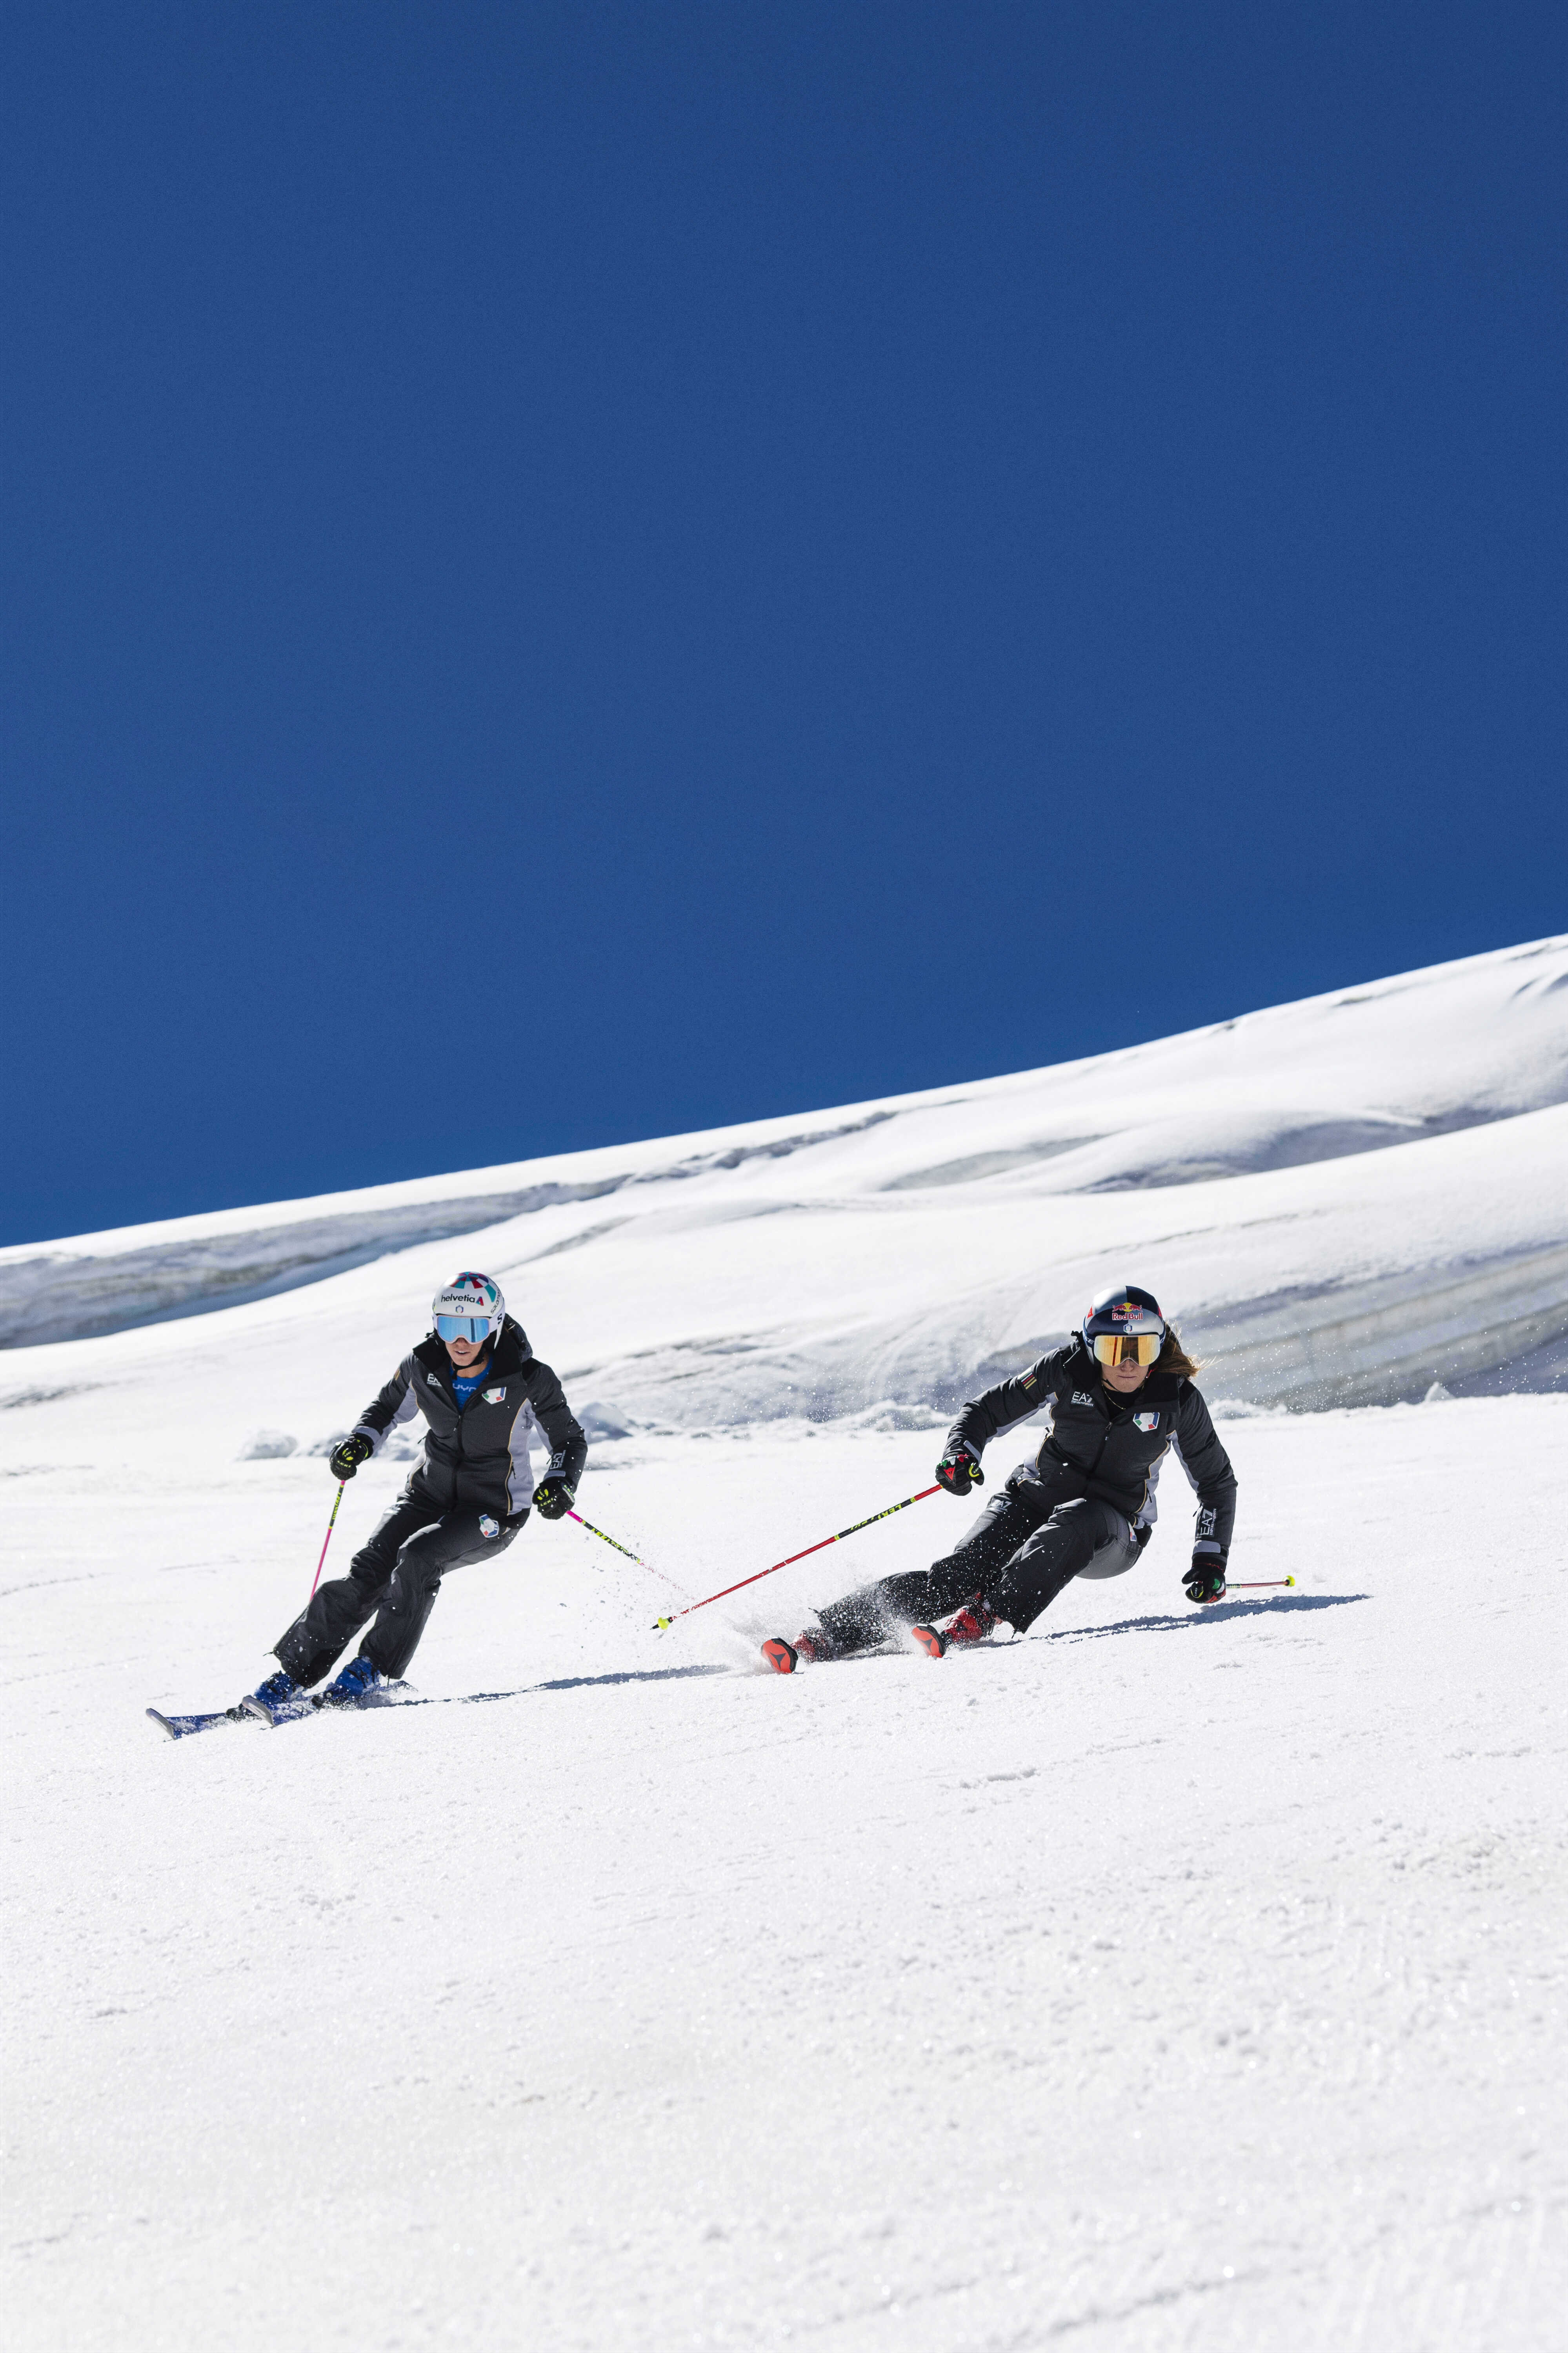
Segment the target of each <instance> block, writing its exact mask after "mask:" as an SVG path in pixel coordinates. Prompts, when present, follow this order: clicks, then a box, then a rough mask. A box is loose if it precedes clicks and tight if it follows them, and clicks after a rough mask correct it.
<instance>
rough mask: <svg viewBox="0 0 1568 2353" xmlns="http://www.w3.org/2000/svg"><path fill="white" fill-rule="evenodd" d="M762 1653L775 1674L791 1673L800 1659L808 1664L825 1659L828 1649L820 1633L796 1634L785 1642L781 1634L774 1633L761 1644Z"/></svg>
mask: <svg viewBox="0 0 1568 2353" xmlns="http://www.w3.org/2000/svg"><path fill="white" fill-rule="evenodd" d="M762 1655H763V1657H764V1658H765V1659H766V1660H767V1662H768V1665H769V1666H770V1667H771V1668H772V1669H773V1672H774V1673H775V1674H779V1675H792V1674H793V1673H794V1672H795V1670H796V1668H797V1667H798V1666H799V1665H800V1662H801V1660H802V1659H804V1660H805V1661H806V1662H807V1663H808V1664H810V1662H811V1661H813V1660H815V1659H825V1658H826V1657H827V1655H828V1650H827V1644H826V1643H825V1642H824V1641H822V1639H821V1635H812V1634H797V1635H796V1637H795V1639H794V1641H792V1642H787V1641H785V1640H784V1637H783V1635H782V1634H775V1635H774V1636H773V1639H772V1640H771V1641H768V1642H764V1644H763V1645H762Z"/></svg>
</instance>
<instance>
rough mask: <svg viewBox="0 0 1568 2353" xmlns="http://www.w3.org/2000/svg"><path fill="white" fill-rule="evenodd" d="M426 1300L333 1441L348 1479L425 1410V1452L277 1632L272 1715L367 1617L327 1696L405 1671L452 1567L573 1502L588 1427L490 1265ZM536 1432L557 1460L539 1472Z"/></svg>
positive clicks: (267, 1705)
mask: <svg viewBox="0 0 1568 2353" xmlns="http://www.w3.org/2000/svg"><path fill="white" fill-rule="evenodd" d="M430 1314H431V1321H432V1327H433V1328H432V1329H431V1331H430V1333H429V1335H428V1336H427V1337H426V1338H425V1339H423V1340H421V1341H420V1343H419V1345H418V1347H417V1348H415V1349H413V1350H412V1351H411V1352H410V1353H409V1355H408V1356H405V1357H404V1359H403V1361H402V1363H401V1364H400V1365H399V1366H398V1367H397V1371H396V1372H395V1373H394V1374H393V1376H392V1377H391V1379H390V1380H389V1381H388V1382H387V1386H386V1388H384V1389H383V1390H382V1391H381V1392H380V1394H379V1396H377V1397H376V1398H374V1399H373V1400H372V1402H371V1403H370V1404H369V1405H367V1406H366V1409H365V1411H364V1412H363V1413H362V1414H361V1415H360V1417H359V1419H358V1421H357V1422H356V1423H355V1427H354V1429H353V1430H351V1431H350V1432H349V1434H348V1436H347V1437H346V1438H345V1439H344V1440H343V1442H342V1444H341V1445H340V1446H338V1447H336V1448H334V1451H333V1454H332V1457H331V1468H332V1472H333V1476H334V1478H336V1479H352V1478H353V1477H354V1475H355V1472H356V1471H357V1470H358V1468H359V1466H360V1464H361V1463H362V1462H364V1461H368V1459H369V1458H370V1456H371V1455H373V1454H376V1453H377V1452H379V1451H380V1448H381V1446H382V1443H383V1441H384V1440H385V1439H386V1437H387V1431H388V1430H391V1429H392V1428H393V1426H394V1425H395V1424H396V1423H397V1422H403V1421H411V1420H412V1419H413V1418H414V1416H415V1414H416V1413H422V1414H423V1415H424V1418H425V1420H426V1423H427V1425H428V1427H427V1430H426V1432H425V1451H424V1457H423V1459H422V1461H420V1462H419V1464H418V1468H417V1469H416V1470H415V1471H414V1472H413V1474H412V1476H411V1477H410V1478H409V1480H408V1484H407V1485H406V1486H405V1488H404V1490H403V1493H401V1495H399V1497H398V1498H397V1502H396V1503H395V1504H393V1506H392V1509H391V1510H390V1511H389V1512H388V1513H387V1515H386V1517H385V1518H384V1519H383V1520H382V1522H381V1525H380V1526H379V1527H378V1528H377V1529H376V1532H375V1534H374V1535H372V1536H371V1537H370V1539H369V1542H368V1543H367V1544H366V1545H365V1546H363V1547H362V1548H361V1549H360V1551H358V1552H357V1553H355V1556H354V1558H353V1560H352V1561H351V1562H350V1564H349V1570H348V1575H347V1576H346V1577H337V1578H335V1579H334V1580H333V1581H332V1582H331V1583H329V1584H326V1585H323V1587H322V1588H320V1590H319V1591H318V1592H317V1593H315V1594H314V1595H313V1597H312V1599H311V1602H310V1605H309V1607H308V1608H307V1609H304V1610H302V1612H301V1614H300V1616H299V1617H298V1618H296V1619H295V1620H294V1622H293V1624H292V1625H291V1627H290V1628H289V1630H288V1631H287V1633H286V1634H284V1635H283V1637H282V1639H281V1641H280V1642H279V1643H278V1645H277V1647H276V1649H275V1651H274V1652H273V1656H274V1657H275V1658H276V1659H277V1661H278V1663H279V1672H277V1673H276V1674H275V1675H270V1676H269V1677H268V1679H267V1681H266V1682H265V1683H263V1684H262V1685H261V1687H260V1691H258V1692H255V1693H253V1694H252V1695H251V1697H250V1699H249V1700H248V1701H247V1702H246V1705H247V1706H248V1707H249V1708H250V1709H251V1710H252V1712H253V1713H254V1714H256V1715H264V1716H267V1717H268V1718H269V1720H273V1717H274V1712H275V1711H276V1710H278V1709H279V1708H282V1707H286V1706H287V1705H288V1704H289V1703H290V1702H291V1701H295V1700H298V1699H299V1698H300V1697H301V1696H302V1694H303V1693H304V1691H305V1690H306V1689H307V1688H308V1687H309V1686H310V1685H311V1684H312V1683H318V1682H320V1680H321V1678H322V1677H323V1675H324V1674H325V1673H326V1672H327V1671H328V1670H329V1668H330V1667H331V1665H332V1663H333V1661H334V1659H335V1658H336V1657H337V1655H338V1653H339V1651H342V1649H343V1648H344V1644H345V1643H346V1642H347V1641H349V1640H350V1639H351V1637H352V1636H354V1635H355V1634H357V1633H358V1631H359V1630H360V1628H361V1627H362V1626H364V1625H365V1624H366V1620H372V1621H373V1622H372V1623H371V1625H370V1629H369V1631H368V1632H367V1633H366V1636H365V1639H364V1640H363V1641H362V1642H361V1643H360V1645H359V1651H358V1654H357V1655H356V1656H355V1658H352V1659H350V1660H349V1662H348V1663H347V1665H346V1666H345V1667H344V1670H343V1672H342V1673H341V1674H340V1675H339V1676H338V1677H337V1679H336V1681H335V1682H334V1683H332V1684H330V1685H329V1686H328V1688H327V1690H326V1691H324V1692H323V1694H321V1702H322V1704H330V1705H346V1704H352V1703H354V1702H355V1701H359V1700H363V1699H364V1698H365V1697H366V1694H368V1693H370V1692H373V1691H374V1690H375V1689H376V1686H377V1685H378V1684H379V1683H383V1682H393V1681H395V1680H396V1679H397V1677H398V1676H400V1675H402V1674H403V1673H404V1672H406V1671H407V1669H408V1662H409V1660H410V1659H411V1658H412V1657H413V1655H414V1651H415V1649H416V1647H417V1646H418V1640H419V1637H420V1635H421V1634H422V1633H423V1632H424V1630H425V1620H427V1618H429V1614H430V1611H431V1609H433V1608H434V1606H435V1599H436V1596H437V1594H438V1593H439V1592H440V1589H441V1578H442V1577H444V1576H445V1575H446V1573H447V1571H448V1570H449V1569H452V1568H466V1567H468V1566H469V1565H470V1564H471V1562H474V1561H478V1560H488V1559H490V1558H491V1557H492V1556H493V1555H494V1554H496V1553H498V1552H503V1551H504V1550H505V1548H506V1546H508V1545H509V1544H510V1543H511V1542H512V1539H513V1537H514V1535H516V1534H517V1532H518V1530H519V1529H520V1528H521V1527H522V1525H523V1524H524V1521H525V1520H526V1518H527V1517H528V1513H529V1510H530V1508H531V1507H534V1508H536V1509H537V1510H538V1511H539V1512H541V1513H542V1514H543V1515H544V1517H545V1518H546V1519H547V1520H558V1519H560V1518H561V1517H562V1515H563V1514H565V1513H566V1512H567V1511H569V1510H570V1508H571V1505H572V1502H573V1499H574V1496H575V1494H576V1491H577V1482H578V1481H579V1479H580V1478H581V1477H582V1472H583V1464H584V1462H585V1461H587V1459H588V1440H586V1439H585V1437H584V1436H583V1433H582V1431H581V1430H580V1429H579V1428H578V1426H577V1421H576V1420H575V1419H573V1416H572V1413H571V1409H570V1408H569V1407H568V1406H567V1400H566V1398H565V1397H564V1396H563V1395H562V1392H561V1384H560V1382H559V1381H558V1380H557V1379H556V1376H555V1374H554V1373H553V1372H552V1371H551V1369H550V1367H549V1366H548V1365H542V1364H541V1363H540V1362H539V1360H538V1358H537V1357H536V1356H535V1355H534V1353H533V1351H532V1349H531V1348H530V1347H529V1345H528V1335H527V1334H526V1333H525V1332H524V1330H523V1327H522V1325H521V1324H518V1323H517V1322H516V1321H515V1320H514V1318H513V1317H512V1316H510V1315H508V1314H507V1313H506V1302H505V1301H504V1300H503V1297H502V1295H501V1293H500V1290H499V1289H498V1287H497V1286H496V1285H495V1284H494V1283H493V1282H491V1281H490V1279H489V1277H488V1276H487V1275H482V1274H472V1273H464V1274H460V1275H457V1276H454V1278H453V1280H452V1281H451V1282H450V1283H449V1284H448V1285H447V1287H446V1289H445V1290H444V1291H440V1292H438V1293H437V1294H436V1297H435V1301H434V1303H433V1304H432V1306H431V1310H430ZM538 1440H543V1442H544V1446H545V1448H546V1451H548V1454H549V1461H547V1462H546V1464H545V1466H544V1471H543V1475H542V1476H541V1477H540V1478H539V1480H538V1482H537V1484H535V1471H534V1461H533V1452H534V1446H535V1442H536V1441H538Z"/></svg>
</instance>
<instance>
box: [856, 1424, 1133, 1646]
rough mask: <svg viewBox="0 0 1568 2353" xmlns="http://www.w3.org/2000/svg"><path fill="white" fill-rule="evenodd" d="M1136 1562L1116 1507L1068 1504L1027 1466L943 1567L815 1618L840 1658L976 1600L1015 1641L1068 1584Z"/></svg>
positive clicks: (910, 1575) (914, 1572)
mask: <svg viewBox="0 0 1568 2353" xmlns="http://www.w3.org/2000/svg"><path fill="white" fill-rule="evenodd" d="M1137 1557H1138V1545H1137V1542H1136V1540H1135V1539H1134V1536H1133V1534H1132V1530H1131V1528H1130V1526H1129V1525H1128V1522H1127V1520H1126V1519H1125V1518H1124V1517H1123V1515H1122V1514H1121V1513H1120V1512H1118V1510H1116V1508H1115V1506H1114V1505H1113V1504H1101V1503H1096V1502H1093V1501H1091V1499H1090V1498H1089V1497H1088V1496H1086V1495H1065V1494H1064V1493H1062V1491H1061V1490H1060V1488H1057V1487H1053V1486H1051V1485H1048V1484H1047V1483H1046V1482H1045V1481H1044V1480H1043V1479H1041V1478H1040V1477H1039V1475H1038V1474H1037V1472H1035V1471H1034V1469H1033V1465H1031V1464H1027V1463H1026V1464H1024V1465H1022V1467H1021V1468H1020V1469H1018V1470H1017V1471H1015V1472H1013V1474H1012V1478H1011V1479H1009V1480H1008V1481H1007V1482H1006V1484H1005V1485H1004V1486H1001V1487H999V1488H998V1490H997V1492H996V1493H995V1494H994V1495H993V1496H992V1497H991V1502H990V1503H989V1504H987V1505H986V1507H985V1509H984V1511H983V1512H982V1513H981V1514H980V1517H979V1519H978V1520H976V1521H975V1522H974V1523H973V1525H971V1526H970V1527H969V1529H968V1530H967V1531H966V1532H965V1534H964V1535H963V1537H962V1538H961V1539H960V1541H959V1544H958V1546H956V1547H955V1549H954V1550H953V1551H952V1552H950V1553H948V1555H947V1556H946V1558H945V1559H942V1560H938V1561H933V1562H932V1564H931V1566H930V1567H929V1568H915V1569H910V1570H909V1571H908V1572H907V1573H906V1575H905V1576H902V1577H884V1578H883V1579H882V1581H881V1583H880V1584H878V1585H864V1586H862V1588H861V1589H860V1591H859V1592H858V1593H849V1594H846V1595H845V1596H844V1599H842V1601H833V1602H830V1603H829V1605H828V1607H827V1609H820V1610H819V1611H818V1612H817V1615H818V1617H819V1618H820V1619H821V1621H822V1630H823V1631H824V1633H825V1634H826V1635H827V1637H828V1640H829V1642H830V1643H831V1644H832V1648H833V1649H834V1651H841V1652H842V1651H866V1650H870V1649H872V1648H873V1647H874V1645H875V1644H876V1643H878V1642H884V1641H887V1640H888V1638H889V1637H890V1636H892V1635H895V1634H898V1633H902V1632H903V1631H905V1630H906V1629H907V1628H908V1627H910V1626H926V1625H929V1624H930V1622H931V1620H933V1619H935V1618H945V1617H946V1616H947V1615H948V1612H949V1611H951V1610H954V1609H961V1608H962V1607H963V1605H964V1603H965V1602H966V1601H973V1600H975V1599H977V1598H981V1599H985V1600H987V1601H989V1602H990V1604H991V1608H992V1609H994V1610H995V1611H996V1614H997V1616H998V1617H999V1618H1003V1619H1005V1620H1007V1622H1008V1624H1009V1625H1011V1626H1015V1627H1016V1628H1017V1629H1018V1631H1019V1632H1020V1633H1021V1634H1022V1633H1024V1632H1025V1631H1026V1630H1028V1628H1029V1627H1031V1626H1032V1625H1033V1623H1034V1620H1035V1619H1036V1618H1038V1617H1039V1615H1040V1613H1041V1611H1042V1610H1043V1609H1046V1608H1047V1607H1048V1606H1049V1605H1050V1603H1052V1602H1053V1601H1054V1599H1056V1596H1057V1595H1058V1593H1060V1592H1061V1590H1062V1588H1063V1587H1064V1586H1065V1585H1069V1584H1071V1582H1072V1580H1073V1578H1074V1577H1079V1576H1082V1575H1083V1574H1084V1572H1085V1571H1086V1570H1087V1571H1088V1573H1089V1574H1090V1575H1091V1576H1095V1577H1115V1576H1118V1575H1119V1573H1120V1572H1121V1570H1122V1569H1124V1568H1130V1567H1131V1566H1132V1564H1133V1562H1134V1561H1135V1560H1136V1559H1137Z"/></svg>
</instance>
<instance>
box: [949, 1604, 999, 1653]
mask: <svg viewBox="0 0 1568 2353" xmlns="http://www.w3.org/2000/svg"><path fill="white" fill-rule="evenodd" d="M996 1622H997V1618H996V1611H995V1610H994V1609H992V1608H991V1603H990V1602H989V1601H982V1600H981V1599H980V1595H979V1594H978V1593H977V1594H976V1595H975V1598H974V1599H973V1600H972V1601H971V1602H970V1603H969V1608H968V1609H960V1610H959V1614H958V1616H957V1617H956V1618H955V1619H954V1620H953V1622H952V1624H951V1625H950V1626H949V1627H948V1649H949V1650H953V1649H955V1648H957V1649H960V1650H961V1649H962V1647H963V1646H964V1644H965V1643H966V1642H983V1641H985V1639H986V1637H987V1635H988V1634H990V1633H991V1630H992V1629H993V1628H994V1627H995V1625H996Z"/></svg>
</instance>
